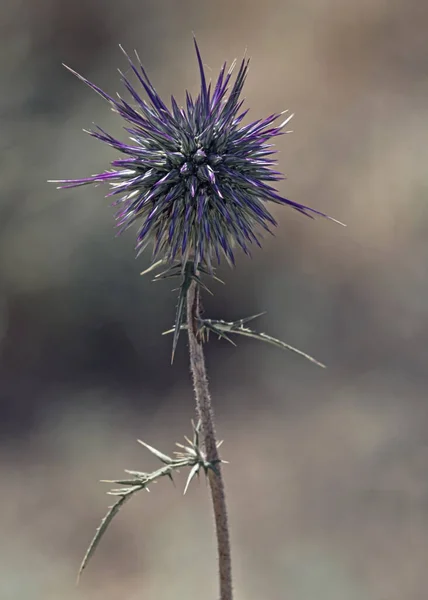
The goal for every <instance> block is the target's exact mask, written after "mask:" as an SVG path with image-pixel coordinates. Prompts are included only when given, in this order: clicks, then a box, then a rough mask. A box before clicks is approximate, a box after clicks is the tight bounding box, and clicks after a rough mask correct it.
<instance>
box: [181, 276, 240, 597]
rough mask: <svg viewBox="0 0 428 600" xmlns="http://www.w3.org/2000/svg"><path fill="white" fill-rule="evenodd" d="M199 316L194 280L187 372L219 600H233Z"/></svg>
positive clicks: (189, 300) (190, 297)
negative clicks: (203, 464)
mask: <svg viewBox="0 0 428 600" xmlns="http://www.w3.org/2000/svg"><path fill="white" fill-rule="evenodd" d="M199 313H200V301H199V288H198V284H197V283H196V282H195V281H192V283H191V284H190V287H189V290H188V292H187V331H188V335H189V351H190V370H191V373H192V379H193V387H194V390H195V398H196V412H197V414H198V418H199V419H200V421H201V425H202V432H203V436H204V443H205V452H206V457H207V460H208V461H209V462H210V463H212V464H214V465H215V469H216V472H214V471H212V470H211V469H210V470H209V471H208V478H209V485H210V490H211V498H212V503H213V509H214V520H215V528H216V536H217V547H218V563H219V577H220V600H232V597H233V593H232V566H231V553H230V536H229V525H228V517H227V508H226V495H225V489H224V481H223V476H222V471H221V464H220V457H219V453H218V448H217V439H216V433H215V427H214V412H213V408H212V403H211V396H210V392H209V389H208V378H207V371H206V368H205V357H204V350H203V345H202V340H201V339H200V336H199V335H198V318H199Z"/></svg>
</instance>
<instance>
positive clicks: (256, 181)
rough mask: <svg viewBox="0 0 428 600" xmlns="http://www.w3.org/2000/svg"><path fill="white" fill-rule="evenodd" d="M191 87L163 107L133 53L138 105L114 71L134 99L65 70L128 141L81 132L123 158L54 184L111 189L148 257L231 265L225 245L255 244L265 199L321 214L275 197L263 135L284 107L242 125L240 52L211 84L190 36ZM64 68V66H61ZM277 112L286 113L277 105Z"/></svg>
mask: <svg viewBox="0 0 428 600" xmlns="http://www.w3.org/2000/svg"><path fill="white" fill-rule="evenodd" d="M195 48H196V54H197V60H198V64H199V71H200V78H201V90H200V93H199V94H198V96H197V97H196V99H195V100H193V99H192V96H191V95H190V94H189V93H188V92H186V108H185V109H184V108H180V107H179V106H178V104H177V102H176V101H175V99H174V98H173V97H171V109H169V108H168V107H167V106H166V105H165V103H164V102H163V101H162V99H161V98H160V97H159V95H158V94H157V92H156V90H155V88H154V87H153V85H152V84H151V82H150V80H149V78H148V76H147V74H146V72H145V70H144V68H143V66H142V64H141V61H140V59H139V57H138V55H137V54H136V59H137V62H136V64H134V63H133V62H132V60H131V59H130V57H129V56H128V55H126V53H125V55H126V56H127V59H128V61H129V65H130V68H131V70H132V71H133V73H134V74H135V76H136V77H137V80H138V81H139V83H140V84H141V86H142V87H143V89H144V91H145V93H146V94H147V96H148V102H147V101H145V100H144V99H142V98H141V97H140V95H139V94H138V92H137V91H136V89H135V88H134V87H133V85H132V84H131V83H130V81H129V80H128V79H127V77H126V76H125V75H124V74H123V73H121V72H120V74H121V77H122V81H123V83H124V85H125V87H126V88H127V90H128V92H129V93H130V94H131V96H132V98H133V99H134V101H135V106H131V105H130V104H129V103H128V102H126V101H125V100H124V99H123V98H121V97H120V96H119V95H118V99H117V100H114V99H113V98H112V97H110V96H109V95H108V94H106V93H105V92H103V91H102V90H101V89H100V88H98V87H97V86H96V85H94V84H93V83H91V82H90V81H88V80H87V79H85V78H84V77H82V76H81V75H79V74H78V73H76V72H75V71H73V70H72V69H69V70H70V71H71V72H72V73H74V74H75V75H76V76H77V77H78V78H79V79H81V80H82V81H84V82H85V83H86V84H87V85H88V86H90V87H91V88H92V89H93V90H95V91H96V92H97V93H98V94H100V95H101V96H102V97H103V98H104V99H105V100H107V101H108V102H109V103H110V105H111V107H112V110H113V111H114V112H117V113H118V114H119V115H120V116H121V117H123V119H125V121H126V122H127V123H128V124H130V125H131V126H130V127H129V126H128V127H125V128H124V129H125V130H126V131H127V132H128V134H129V135H130V143H124V142H121V141H119V140H117V139H115V138H114V137H112V136H111V135H109V134H108V133H106V132H105V131H104V130H103V129H101V128H100V127H97V128H96V130H95V131H94V130H91V131H88V132H87V133H89V134H90V135H92V136H93V137H95V138H97V139H99V140H101V141H102V142H105V143H106V144H108V145H109V146H112V147H113V148H115V149H117V150H119V152H121V153H122V154H123V155H125V158H121V159H120V160H114V161H113V162H112V163H111V165H112V167H113V170H109V171H106V172H104V173H101V174H99V175H93V176H91V177H88V178H85V179H76V180H60V181H57V183H60V184H61V185H60V187H61V188H70V187H76V186H81V185H88V184H92V183H95V184H97V183H108V184H109V185H110V186H111V188H112V191H110V193H109V194H108V196H116V195H120V196H121V197H120V199H118V200H117V201H116V202H115V203H114V205H118V206H119V207H120V209H119V211H118V212H117V214H116V218H117V220H118V224H119V227H120V229H121V231H122V230H123V229H126V228H127V227H129V226H130V225H131V224H132V223H134V222H135V221H137V222H139V223H140V224H141V227H140V229H139V231H138V237H137V250H138V251H139V252H141V251H142V250H143V249H144V248H145V247H146V246H147V245H148V244H149V243H150V242H153V245H154V249H153V260H155V259H162V260H164V261H165V262H167V263H173V262H174V261H179V262H181V263H182V264H184V263H185V262H186V261H187V260H192V261H193V262H194V263H195V264H196V265H200V266H206V267H207V268H208V269H209V270H210V271H211V270H212V261H213V260H217V262H220V257H221V254H223V255H224V256H225V257H226V259H227V260H228V262H229V263H232V264H233V263H234V254H233V252H234V248H236V246H239V247H241V248H242V250H243V251H244V252H245V253H246V254H249V248H248V246H249V245H250V244H252V243H256V244H258V245H259V246H260V242H259V238H260V234H259V231H260V227H259V226H261V228H263V229H265V230H267V231H269V232H270V227H269V226H270V225H276V222H275V219H274V218H273V217H272V215H271V214H270V213H269V211H268V210H267V208H266V203H267V202H269V201H270V202H275V203H278V204H288V205H289V206H291V207H293V208H294V209H296V210H298V211H299V212H301V213H303V214H305V215H307V216H311V213H314V214H318V215H322V216H326V215H324V214H323V213H320V212H318V211H316V210H313V209H311V208H308V207H306V206H303V205H301V204H298V203H296V202H292V201H291V200H287V199H286V198H283V197H282V196H280V195H279V194H278V193H277V192H276V190H275V188H273V187H272V186H271V185H270V184H269V182H272V181H279V180H280V179H283V177H282V175H281V173H279V172H278V171H275V170H273V168H272V167H273V166H274V165H275V164H276V161H275V160H273V158H272V155H274V154H275V150H274V149H273V146H272V144H269V143H268V142H269V140H270V139H271V138H273V137H275V136H278V135H281V134H282V133H283V128H284V126H285V125H286V124H287V122H288V121H289V120H290V118H291V116H289V117H288V118H286V119H285V120H284V121H283V122H282V123H281V124H280V125H278V126H275V125H274V123H275V121H277V119H279V117H280V116H281V115H282V114H284V113H280V114H273V115H270V116H269V117H267V118H266V119H259V120H257V121H254V122H253V123H250V124H248V125H243V124H242V121H243V119H244V117H245V115H246V114H247V112H248V111H244V112H240V111H241V107H242V104H243V100H240V98H239V96H240V94H241V91H242V88H243V85H244V82H245V79H246V76H247V72H248V64H249V61H248V60H247V59H243V60H242V62H241V65H240V67H239V70H238V73H237V76H236V78H235V80H234V83H233V86H232V87H231V90H230V93H228V92H229V87H230V83H231V78H232V71H233V68H234V66H235V62H234V63H233V64H232V66H231V67H230V69H229V70H228V71H226V63H225V64H224V65H223V67H222V69H221V70H220V74H219V76H218V79H217V81H216V83H215V86H214V87H213V88H212V86H211V83H209V84H208V85H207V81H206V78H205V72H204V66H203V63H202V58H201V55H200V52H199V49H198V46H197V43H196V40H195ZM67 68H68V67H67ZM286 112H287V111H286Z"/></svg>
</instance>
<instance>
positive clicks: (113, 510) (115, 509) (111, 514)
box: [77, 495, 131, 583]
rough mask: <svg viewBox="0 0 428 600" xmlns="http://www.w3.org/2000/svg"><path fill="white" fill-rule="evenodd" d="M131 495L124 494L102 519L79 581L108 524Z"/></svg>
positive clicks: (80, 571)
mask: <svg viewBox="0 0 428 600" xmlns="http://www.w3.org/2000/svg"><path fill="white" fill-rule="evenodd" d="M130 497H131V496H130V495H128V496H122V497H121V498H120V499H119V500H118V501H117V502H115V503H114V504H113V506H110V508H109V510H108V512H107V514H106V516H105V517H104V518H103V520H102V521H101V523H100V526H99V527H98V529H97V530H96V532H95V535H94V537H93V538H92V541H91V543H90V544H89V546H88V549H87V550H86V553H85V556H84V557H83V560H82V563H81V565H80V568H79V573H78V575H77V583H79V580H80V577H81V575H82V573H83V571H84V570H85V568H86V567H87V565H88V562H89V560H90V559H91V558H92V556H93V554H94V552H95V550H96V549H97V547H98V544H99V543H100V541H101V538H102V537H103V535H104V534H105V532H106V531H107V528H108V526H109V525H110V523H111V522H112V521H113V519H114V517H115V516H116V515H117V513H118V512H119V510H120V509H121V508H122V506H123V505H124V504H125V502H127V500H129V498H130Z"/></svg>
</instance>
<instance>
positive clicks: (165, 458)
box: [128, 440, 172, 472]
mask: <svg viewBox="0 0 428 600" xmlns="http://www.w3.org/2000/svg"><path fill="white" fill-rule="evenodd" d="M137 441H138V443H139V444H141V445H142V446H144V447H145V448H147V450H149V451H150V452H151V453H152V454H154V455H155V456H157V458H158V459H159V460H161V461H162V462H163V463H164V464H166V465H169V464H171V463H172V458H170V457H169V456H167V455H166V454H163V452H160V451H159V450H156V448H153V447H152V446H149V444H146V442H143V441H142V440H137ZM128 472H129V471H128Z"/></svg>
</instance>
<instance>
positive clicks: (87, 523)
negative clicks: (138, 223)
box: [0, 0, 428, 600]
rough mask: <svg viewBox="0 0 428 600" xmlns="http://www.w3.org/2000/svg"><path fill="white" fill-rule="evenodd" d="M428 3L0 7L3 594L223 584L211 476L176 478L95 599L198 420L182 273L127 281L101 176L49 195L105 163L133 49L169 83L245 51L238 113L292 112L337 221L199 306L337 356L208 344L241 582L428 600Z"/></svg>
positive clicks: (280, 233)
mask: <svg viewBox="0 0 428 600" xmlns="http://www.w3.org/2000/svg"><path fill="white" fill-rule="evenodd" d="M427 28H428V4H427V3H426V2H422V1H420V0H401V1H400V0H397V1H395V2H386V1H385V0H383V1H382V0H362V1H360V2H352V1H351V0H344V1H342V2H337V1H335V0H265V1H264V2H255V1H247V2H244V1H243V0H234V1H233V2H226V0H220V1H217V2H201V1H199V2H196V1H195V0H190V1H186V0H181V1H178V0H175V1H173V0H158V1H156V2H155V1H154V0H152V1H151V2H148V1H144V0H141V1H139V2H136V1H131V0H121V1H120V2H118V1H117V0H115V1H113V0H75V1H74V2H65V1H63V0H37V1H36V0H3V1H2V2H1V4H0V31H1V35H0V49H1V52H0V65H1V66H0V78H1V89H2V93H1V94H0V130H1V136H0V145H1V163H0V190H1V193H0V432H1V433H0V434H1V439H0V441H1V454H0V478H1V491H2V501H1V502H2V508H1V510H0V540H1V544H0V598H1V600H24V599H25V600H27V599H28V598H31V599H32V600H57V599H58V598H61V599H64V600H75V599H77V598H79V599H83V600H98V599H103V600H116V599H117V598H126V599H127V600H133V599H137V598H156V599H160V600H173V599H174V600H175V599H177V598H192V599H193V598H195V599H196V598H198V599H199V598H215V597H216V594H217V591H216V586H217V580H216V565H215V542H214V540H213V534H212V528H211V515H210V504H209V498H208V494H207V490H206V486H205V484H204V482H203V481H201V482H200V483H199V484H197V485H195V486H193V488H192V489H191V490H190V492H189V493H188V496H186V498H184V499H183V497H182V494H181V490H182V486H183V484H184V480H183V479H181V480H180V479H179V480H178V481H177V488H175V489H174V488H173V487H172V486H171V485H170V484H169V483H168V482H166V481H163V482H161V483H159V484H158V485H156V486H154V488H153V489H152V492H151V494H144V495H140V497H138V498H137V499H135V500H134V501H132V502H131V503H130V504H129V505H127V507H126V508H125V510H124V511H123V513H122V514H121V515H120V516H119V517H118V518H117V521H116V522H115V523H114V524H113V526H112V528H111V530H110V531H109V533H108V534H107V536H106V537H105V539H104V541H103V543H102V544H101V547H100V549H99V551H98V553H97V555H96V556H95V558H94V559H93V562H92V563H91V565H90V566H89V568H88V571H87V572H86V573H85V576H84V578H83V580H82V583H81V585H80V587H79V588H75V586H74V581H75V574H76V571H77V568H78V564H79V562H80V559H81V558H82V555H83V552H84V550H85V547H86V545H87V543H88V542H89V539H90V537H91V536H92V534H93V532H94V530H95V527H96V526H97V525H98V523H99V519H100V517H101V516H102V515H103V513H104V512H105V509H106V507H107V505H108V502H109V498H108V497H106V496H105V495H104V493H103V492H104V488H103V487H102V484H98V483H97V480H98V479H102V478H107V479H108V478H114V477H120V476H121V474H122V469H123V468H131V469H132V468H133V469H143V470H145V469H150V468H151V467H154V466H155V465H156V463H155V462H153V460H152V457H150V456H149V455H148V454H147V453H145V452H144V451H143V449H142V448H141V447H140V446H138V444H137V443H136V441H135V440H136V438H138V437H139V438H142V439H144V440H145V441H147V442H148V443H149V444H152V445H154V446H156V447H159V448H161V449H162V450H164V451H165V452H170V451H172V450H173V445H174V442H175V441H180V440H181V439H182V436H183V435H184V434H186V433H189V431H190V419H191V418H192V416H193V398H192V392H191V385H190V382H189V375H188V366H187V356H186V345H185V341H184V338H183V339H182V340H181V343H180V347H179V351H178V354H177V358H176V362H175V363H174V365H173V366H172V367H171V366H170V364H169V361H170V350H171V339H166V338H163V337H162V336H161V335H160V333H161V332H162V331H163V330H165V329H167V328H168V327H169V326H170V325H171V323H172V320H173V315H174V308H175V300H176V295H175V294H174V293H172V292H171V287H173V286H172V285H171V282H163V283H157V284H153V283H151V281H150V279H149V278H142V277H140V276H139V273H140V271H142V270H143V269H144V268H146V267H147V266H148V263H149V256H148V255H145V256H142V257H141V258H140V259H138V260H135V258H134V250H133V247H134V242H135V238H134V235H135V233H134V231H131V232H128V233H127V234H125V235H123V236H122V237H120V238H115V232H114V227H113V225H114V221H113V210H112V209H110V208H109V203H108V201H107V200H105V199H104V198H103V192H104V190H103V189H102V188H94V189H90V188H87V189H80V190H71V191H62V192H58V191H56V190H55V187H54V186H53V185H51V184H47V183H46V180H47V179H55V178H72V177H84V176H85V175H90V174H92V173H96V172H99V171H101V170H103V169H104V168H106V166H107V163H108V161H110V160H111V159H112V158H113V156H114V153H113V151H111V150H110V149H108V148H106V147H103V146H102V145H101V144H100V143H97V141H96V140H93V139H91V138H89V136H86V135H85V134H84V133H82V131H81V129H82V128H83V127H91V125H92V122H96V123H97V124H99V125H100V126H102V127H103V128H105V129H107V130H108V131H110V132H112V133H114V134H117V135H119V136H120V135H121V127H122V123H121V122H120V120H119V119H118V118H117V117H116V116H115V115H114V114H113V113H112V112H111V111H110V109H109V107H108V105H107V104H106V103H104V102H103V101H102V100H101V99H100V98H99V97H98V96H97V95H96V94H94V93H92V92H91V91H90V90H89V89H88V88H86V87H85V86H84V85H83V84H82V83H80V82H79V81H78V80H77V79H75V78H74V77H73V76H71V75H70V73H68V72H67V71H66V70H65V69H64V68H63V67H62V66H61V63H63V62H64V63H66V64H67V65H69V66H71V67H72V68H74V69H76V70H77V71H79V72H80V73H82V74H84V75H85V76H86V77H88V78H89V79H90V80H92V81H94V82H95V83H96V84H98V85H100V86H101V87H102V88H104V89H105V90H106V91H107V92H109V93H110V94H114V93H115V92H116V91H119V90H120V82H119V75H118V73H117V72H116V67H119V68H122V69H124V68H126V63H125V59H124V57H123V55H122V54H121V52H120V50H119V48H118V44H119V43H121V44H123V45H124V47H125V48H126V49H127V50H128V51H132V50H133V49H134V48H136V49H138V52H139V55H140V57H141V59H142V61H143V63H144V65H145V67H146V68H147V70H148V72H149V74H150V76H151V77H152V80H153V82H154V84H155V85H156V87H157V89H158V91H159V92H160V93H161V94H162V95H166V97H168V96H169V94H171V93H173V94H175V95H176V97H178V98H179V99H182V98H183V92H184V89H185V88H188V89H189V90H191V91H192V92H196V91H197V89H198V73H197V64H196V60H195V55H194V49H193V42H192V32H195V34H196V36H197V39H198V42H199V44H200V47H201V51H202V53H203V59H204V63H205V65H206V67H207V70H208V72H209V73H210V72H211V73H212V77H213V78H214V77H215V76H216V74H217V72H218V69H219V68H220V66H221V64H222V62H223V61H224V60H225V59H227V60H229V61H231V60H232V59H233V58H235V57H238V58H239V57H241V56H242V55H243V53H244V51H245V49H247V52H248V54H249V55H250V56H251V57H252V62H251V70H250V77H249V80H248V82H247V85H246V89H245V94H244V95H245V96H246V98H247V99H248V101H247V106H249V107H251V112H250V117H252V118H253V119H257V118H259V117H262V116H266V115H267V114H270V113H272V112H276V111H279V110H282V109H285V108H289V109H290V110H292V111H293V112H295V113H296V116H295V118H294V119H293V122H292V128H293V129H294V133H293V134H292V135H289V136H284V137H282V138H280V139H279V140H278V146H279V150H280V155H279V161H280V169H281V170H283V171H285V172H286V174H287V176H288V179H287V180H286V181H285V182H284V183H281V185H280V190H281V192H282V193H283V194H284V195H287V196H288V197H290V198H291V199H293V200H296V201H298V202H301V203H303V204H308V205H310V206H312V207H314V208H317V209H319V210H323V211H326V212H328V213H329V214H331V215H332V216H334V217H336V218H338V219H340V220H342V221H345V222H346V223H347V224H348V227H347V229H343V228H341V227H339V226H336V225H334V224H332V223H329V222H328V221H323V220H318V221H311V220H309V219H304V218H303V217H301V216H299V215H297V214H294V213H293V211H291V210H288V209H279V210H276V212H275V216H276V217H277V218H278V220H279V222H280V227H279V228H278V230H277V235H276V237H275V238H270V239H266V242H265V246H264V250H263V251H258V250H256V251H255V252H254V257H253V260H251V261H250V260H248V259H246V258H240V259H239V261H238V266H237V268H236V270H234V271H231V270H229V269H222V270H221V272H220V276H221V277H222V278H223V279H224V280H225V282H226V286H221V285H216V286H215V288H214V291H215V296H214V297H213V298H207V299H206V303H205V307H206V314H207V316H210V317H212V318H224V319H237V318H240V317H243V316H246V315H249V314H254V313H257V312H260V311H261V310H267V311H268V315H267V316H266V317H263V320H261V321H260V323H259V324H258V327H259V328H260V329H261V330H262V331H266V332H268V333H272V334H273V335H277V336H278V337H281V338H282V339H285V340H286V341H287V342H289V343H290V344H293V345H295V346H297V347H299V348H301V349H302V350H305V351H307V352H309V353H311V354H314V355H315V356H316V357H317V358H319V359H320V360H322V361H324V362H326V363H327V364H328V366H329V368H328V370H326V371H322V370H320V369H317V368H316V367H315V366H313V365H311V364H310V363H306V362H304V361H303V360H302V359H299V358H298V357H295V356H293V355H286V354H284V353H281V352H280V351H278V350H275V349H273V348H270V347H268V346H266V347H265V346H263V345H261V344H258V343H256V342H252V341H246V340H245V339H242V340H238V341H239V347H238V348H237V349H235V348H233V347H232V346H229V345H227V344H226V343H223V342H217V341H216V340H214V339H213V340H212V342H211V343H210V344H209V347H208V349H207V353H208V366H209V374H210V379H211V385H212V392H213V397H214V401H215V406H216V412H217V417H218V430H219V435H220V437H221V438H224V439H225V443H224V446H223V455H224V457H225V458H227V459H228V460H229V461H230V463H231V464H230V465H229V466H227V467H226V468H225V475H226V480H227V487H228V492H229V503H230V512H231V523H232V535H233V543H234V561H235V562H234V564H235V576H236V596H237V598H246V599H248V600H256V599H257V600H259V599H260V598H263V599H265V598H266V599H269V600H277V599H278V600H279V599H283V598H287V600H312V599H313V600H315V599H316V600H354V599H358V600H360V599H361V598H364V599H365V600H403V599H404V598H405V599H406V600H422V599H424V600H425V599H426V598H427V597H428V575H427V568H426V558H427V555H428V476H427V471H428V445H427V444H428V406H427V393H426V390H427V383H428V301H427V299H428V205H427V195H428V171H427V143H428V136H427V122H428V78H427V74H428V73H427V71H428V52H427V49H428V46H427V43H428V42H427V33H426V32H427Z"/></svg>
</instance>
